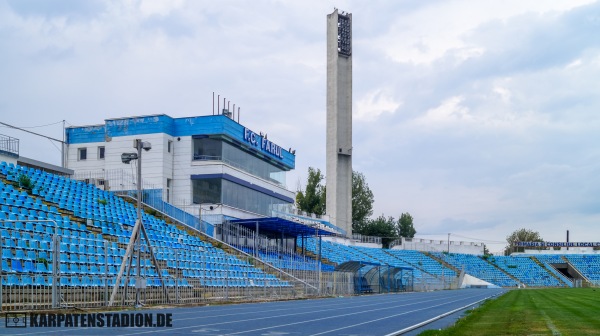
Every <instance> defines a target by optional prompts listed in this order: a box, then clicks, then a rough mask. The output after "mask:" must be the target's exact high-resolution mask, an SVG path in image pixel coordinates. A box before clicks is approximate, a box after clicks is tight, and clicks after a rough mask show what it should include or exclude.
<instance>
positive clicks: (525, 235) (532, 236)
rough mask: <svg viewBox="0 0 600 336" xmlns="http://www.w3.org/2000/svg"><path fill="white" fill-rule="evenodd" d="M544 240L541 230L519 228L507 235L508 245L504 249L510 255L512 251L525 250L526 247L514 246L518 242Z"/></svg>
mask: <svg viewBox="0 0 600 336" xmlns="http://www.w3.org/2000/svg"><path fill="white" fill-rule="evenodd" d="M520 241H522V242H543V241H544V240H543V239H542V237H541V236H540V233H539V232H536V231H533V230H528V229H519V230H516V231H514V232H513V233H511V234H510V235H509V236H507V237H506V242H507V243H508V246H507V247H506V249H505V250H504V254H505V255H509V254H510V253H512V252H524V251H525V248H524V247H516V246H514V245H515V243H516V242H520Z"/></svg>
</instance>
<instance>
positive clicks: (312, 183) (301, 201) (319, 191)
mask: <svg viewBox="0 0 600 336" xmlns="http://www.w3.org/2000/svg"><path fill="white" fill-rule="evenodd" d="M323 178H324V176H323V174H321V170H319V169H315V168H313V167H309V168H308V180H307V182H306V189H304V192H302V191H301V190H298V193H297V194H296V206H297V207H298V209H300V210H302V211H306V212H308V213H314V214H316V215H323V214H325V186H323V185H322V184H321V181H323Z"/></svg>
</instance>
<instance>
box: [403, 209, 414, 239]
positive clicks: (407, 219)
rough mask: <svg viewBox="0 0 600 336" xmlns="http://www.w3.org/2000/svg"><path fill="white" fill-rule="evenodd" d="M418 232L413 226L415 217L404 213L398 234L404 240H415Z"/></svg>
mask: <svg viewBox="0 0 600 336" xmlns="http://www.w3.org/2000/svg"><path fill="white" fill-rule="evenodd" d="M416 233H417V230H415V227H414V225H413V217H412V216H411V215H410V214H409V213H408V212H406V213H403V214H402V215H400V219H398V234H399V236H400V237H404V238H414V237H415V234H416Z"/></svg>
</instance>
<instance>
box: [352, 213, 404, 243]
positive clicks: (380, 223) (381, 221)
mask: <svg viewBox="0 0 600 336" xmlns="http://www.w3.org/2000/svg"><path fill="white" fill-rule="evenodd" d="M353 230H355V231H356V233H360V234H362V235H365V236H375V237H381V243H382V245H383V248H388V247H389V245H390V243H391V242H392V241H394V239H396V238H397V235H396V220H395V219H394V217H387V218H386V217H385V216H384V215H381V216H379V217H377V218H375V219H371V220H366V221H364V222H362V223H357V225H355V228H354V229H353Z"/></svg>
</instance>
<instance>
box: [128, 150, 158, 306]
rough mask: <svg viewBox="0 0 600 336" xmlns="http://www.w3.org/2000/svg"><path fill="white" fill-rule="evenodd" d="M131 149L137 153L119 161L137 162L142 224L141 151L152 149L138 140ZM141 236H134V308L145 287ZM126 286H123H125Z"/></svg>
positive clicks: (139, 209)
mask: <svg viewBox="0 0 600 336" xmlns="http://www.w3.org/2000/svg"><path fill="white" fill-rule="evenodd" d="M133 147H134V148H135V149H137V153H123V154H121V161H122V162H123V163H127V164H129V162H131V160H138V161H137V182H136V183H137V220H138V221H139V222H140V224H141V223H142V149H144V150H145V151H149V150H150V149H151V148H152V145H151V144H150V143H149V142H146V141H142V140H140V139H135V140H134V141H133ZM141 238H142V237H141V235H140V234H137V236H136V242H135V244H136V246H137V262H136V270H137V271H136V275H135V304H134V305H135V306H136V307H141V306H142V303H141V301H140V289H141V288H142V287H145V286H143V285H142V278H141V272H142V269H141V251H142V239H141ZM127 285H128V284H125V286H127Z"/></svg>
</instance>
